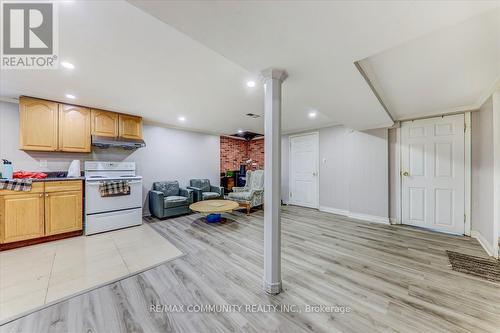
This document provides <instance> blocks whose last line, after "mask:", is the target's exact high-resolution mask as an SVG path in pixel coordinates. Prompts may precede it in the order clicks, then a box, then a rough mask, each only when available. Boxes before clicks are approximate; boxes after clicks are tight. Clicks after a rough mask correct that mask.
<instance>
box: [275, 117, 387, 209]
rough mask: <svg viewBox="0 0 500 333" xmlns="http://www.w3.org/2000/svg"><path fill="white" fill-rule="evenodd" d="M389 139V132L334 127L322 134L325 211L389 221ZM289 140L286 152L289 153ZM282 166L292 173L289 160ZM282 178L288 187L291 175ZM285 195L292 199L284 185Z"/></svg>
mask: <svg viewBox="0 0 500 333" xmlns="http://www.w3.org/2000/svg"><path fill="white" fill-rule="evenodd" d="M387 139H388V137H387V130H386V129H378V130H371V131H363V132H360V131H354V130H351V129H348V128H346V127H343V126H334V127H329V128H322V129H320V130H319V155H320V156H319V158H320V161H319V165H320V170H319V173H320V174H319V177H320V180H319V184H320V185H319V192H320V206H321V209H325V210H328V209H329V210H331V209H333V210H336V211H343V212H344V213H346V214H347V213H351V214H366V215H372V216H377V217H382V218H388V207H389V201H388V200H389V199H388V196H389V194H388V191H389V190H388V188H389V179H388V159H389V156H388V144H387ZM285 140H287V146H286V147H283V149H284V150H287V151H288V149H289V148H288V138H286V139H284V140H283V141H285ZM282 164H283V165H284V167H283V168H284V169H287V170H288V156H287V158H286V160H283V161H282ZM282 178H283V179H282V182H283V184H288V181H289V179H288V172H287V174H286V177H285V175H284V172H283V177H282ZM287 186H288V185H287ZM285 190H286V191H285ZM282 192H283V193H284V195H285V196H288V189H285V187H284V185H283V186H282Z"/></svg>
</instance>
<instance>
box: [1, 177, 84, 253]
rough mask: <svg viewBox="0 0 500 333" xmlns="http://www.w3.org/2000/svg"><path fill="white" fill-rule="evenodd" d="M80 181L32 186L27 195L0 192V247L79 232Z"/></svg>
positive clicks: (81, 213)
mask: <svg viewBox="0 0 500 333" xmlns="http://www.w3.org/2000/svg"><path fill="white" fill-rule="evenodd" d="M82 196H83V185H82V181H79V180H72V181H56V182H45V183H44V182H37V183H33V188H32V190H31V191H30V192H16V191H7V190H1V191H0V243H1V244H6V243H13V242H18V241H26V240H30V239H36V238H43V237H47V236H54V235H58V234H64V233H69V232H73V231H79V230H82V216H83V204H82V201H83V200H82Z"/></svg>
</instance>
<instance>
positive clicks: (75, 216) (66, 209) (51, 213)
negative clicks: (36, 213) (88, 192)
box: [45, 191, 82, 236]
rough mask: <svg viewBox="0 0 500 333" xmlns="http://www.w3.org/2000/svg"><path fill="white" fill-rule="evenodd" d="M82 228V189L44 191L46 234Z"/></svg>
mask: <svg viewBox="0 0 500 333" xmlns="http://www.w3.org/2000/svg"><path fill="white" fill-rule="evenodd" d="M77 230H82V191H67V192H52V193H45V234H46V236H50V235H57V234H62V233H65V232H71V231H77Z"/></svg>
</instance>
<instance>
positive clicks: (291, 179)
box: [288, 131, 321, 209]
mask: <svg viewBox="0 0 500 333" xmlns="http://www.w3.org/2000/svg"><path fill="white" fill-rule="evenodd" d="M308 135H314V136H315V137H316V157H317V158H316V205H312V206H304V205H299V204H297V203H296V202H295V200H294V198H293V196H292V197H290V193H293V186H292V183H293V177H292V172H291V170H292V165H293V164H292V139H293V138H297V137H301V136H308ZM319 159H320V157H319V131H313V132H306V133H300V134H294V135H290V136H288V203H289V204H290V205H295V206H302V207H309V208H316V209H319V201H320V199H319V184H320V181H319V178H320V176H321V175H320V172H319V169H320V167H319V165H320V164H319Z"/></svg>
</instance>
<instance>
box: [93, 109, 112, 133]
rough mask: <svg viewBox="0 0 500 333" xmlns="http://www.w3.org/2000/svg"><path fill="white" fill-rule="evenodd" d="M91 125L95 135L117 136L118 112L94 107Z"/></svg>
mask: <svg viewBox="0 0 500 333" xmlns="http://www.w3.org/2000/svg"><path fill="white" fill-rule="evenodd" d="M91 127H92V134H93V135H99V136H109V137H117V136H118V113H115V112H110V111H103V110H96V109H92V110H91Z"/></svg>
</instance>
